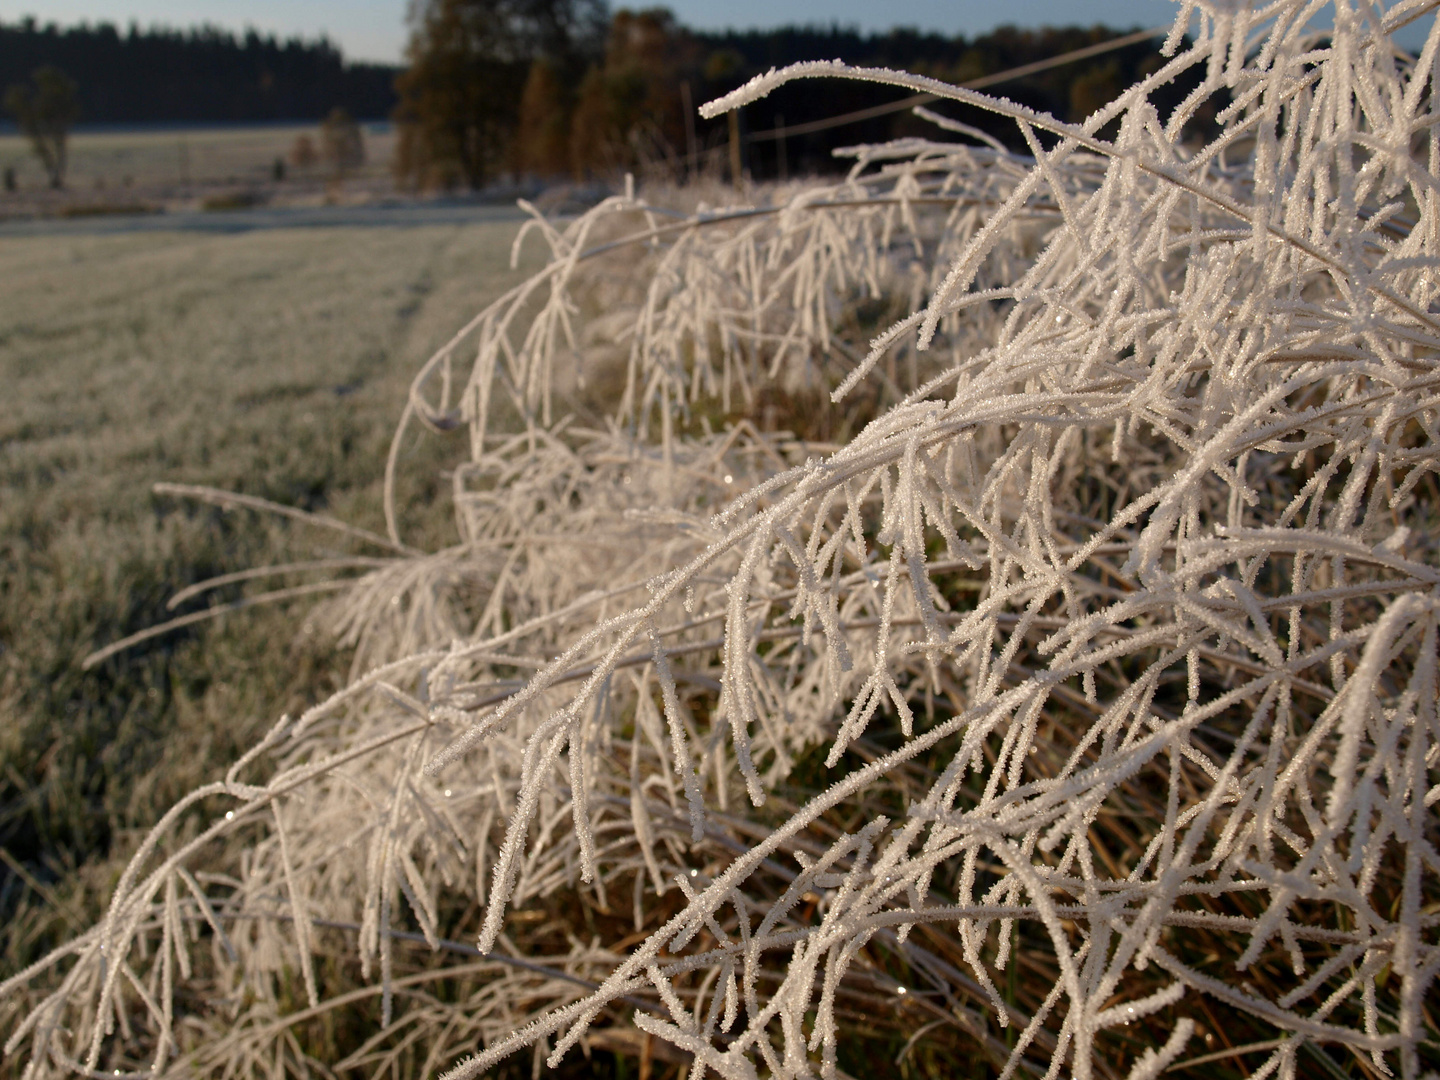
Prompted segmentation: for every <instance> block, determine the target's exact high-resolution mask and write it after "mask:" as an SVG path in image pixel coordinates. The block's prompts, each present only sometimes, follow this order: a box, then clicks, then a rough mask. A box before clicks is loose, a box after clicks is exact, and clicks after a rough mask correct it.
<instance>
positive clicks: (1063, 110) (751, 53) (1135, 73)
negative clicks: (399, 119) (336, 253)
mask: <svg viewBox="0 0 1440 1080" xmlns="http://www.w3.org/2000/svg"><path fill="white" fill-rule="evenodd" d="M656 25H657V26H663V27H664V28H665V29H664V31H663V32H664V35H665V38H666V40H665V44H664V48H663V49H662V50H661V51H662V53H663V59H659V60H656V59H654V58H651V59H644V58H636V59H634V62H635V63H638V64H639V65H640V66H641V67H644V66H646V65H647V64H649V65H651V66H653V64H654V63H656V62H658V63H660V64H661V65H662V66H663V67H664V68H665V71H664V72H663V73H661V72H657V73H656V75H657V77H658V78H660V82H661V84H663V86H664V89H662V90H661V91H660V93H661V94H662V96H664V97H673V98H674V99H675V100H674V101H673V103H671V104H669V105H668V106H667V107H666V109H665V110H664V111H665V112H667V113H668V114H669V116H670V118H671V119H670V120H669V121H668V122H667V123H663V124H661V129H662V131H661V134H662V135H663V136H664V138H665V139H666V140H667V141H668V143H669V145H670V146H671V147H673V148H674V149H675V150H676V151H680V152H683V147H684V145H685V135H684V128H683V126H682V121H681V113H680V107H679V105H680V83H681V82H688V83H689V85H690V91H691V93H692V100H693V103H694V105H697V106H698V105H699V104H700V103H701V102H702V101H704V100H705V99H706V98H707V97H709V96H712V95H715V94H719V93H723V92H725V91H726V90H729V89H730V88H732V87H734V86H736V85H738V84H739V83H741V82H743V81H744V80H746V79H748V78H750V77H751V76H753V75H756V74H759V73H760V72H763V71H765V70H767V69H769V68H770V67H781V66H784V65H785V64H788V63H793V62H795V61H799V60H820V59H833V58H837V57H838V58H841V59H844V60H846V61H848V62H850V63H854V64H863V65H867V66H884V67H895V68H903V69H905V70H909V71H913V72H918V73H923V74H927V75H933V76H936V77H938V78H941V79H945V80H947V81H952V82H963V81H965V80H967V79H973V78H976V77H978V76H982V75H986V74H990V73H993V72H996V71H1001V70H1004V69H1007V68H1012V67H1016V66H1019V65H1021V64H1027V63H1031V62H1033V61H1037V60H1044V59H1047V58H1049V57H1052V56H1056V55H1058V54H1060V53H1063V52H1067V51H1069V50H1073V49H1078V48H1082V47H1084V46H1087V45H1093V44H1096V43H1097V42H1102V41H1105V40H1107V39H1109V38H1112V37H1115V36H1117V35H1119V34H1121V33H1124V32H1126V31H1124V30H1116V29H1109V28H1106V27H1103V26H1094V27H1067V28H1059V29H1056V28H1042V29H1018V28H1015V27H1002V28H1000V29H998V30H996V31H994V32H992V33H989V34H986V35H983V36H980V37H975V38H968V39H967V38H966V37H963V36H955V37H949V36H945V35H942V34H935V33H921V32H919V31H916V30H905V29H897V30H892V31H889V32H886V33H872V34H862V33H860V32H858V31H856V30H852V29H847V28H843V27H840V26H830V27H786V28H782V29H776V30H751V31H726V32H703V31H697V30H691V29H689V28H686V27H683V26H680V25H678V24H675V23H674V22H673V21H670V20H669V19H668V16H667V17H663V18H662V19H661V20H660V22H659V23H657V24H656ZM1157 43H1158V42H1142V43H1140V44H1137V45H1132V46H1129V47H1127V48H1123V49H1119V50H1116V51H1114V52H1110V53H1107V54H1105V55H1103V56H1098V57H1094V58H1092V59H1089V60H1084V61H1081V62H1078V63H1074V64H1068V65H1065V66H1063V67H1059V68H1055V69H1051V70H1049V71H1045V72H1042V73H1039V74H1036V75H1032V76H1029V77H1027V78H1024V79H1018V80H1015V81H1012V82H1007V83H1005V84H1003V85H1000V86H997V87H995V89H994V91H993V92H996V93H1000V94H1003V95H1004V96H1006V97H1009V98H1011V99H1013V100H1015V101H1018V102H1021V103H1023V104H1025V105H1029V106H1031V107H1034V108H1036V109H1040V110H1044V111H1047V112H1051V113H1053V114H1055V115H1056V116H1059V117H1062V118H1065V119H1071V120H1076V119H1080V118H1082V117H1084V116H1086V115H1088V113H1089V112H1090V111H1091V110H1093V109H1094V108H1096V107H1097V106H1099V105H1100V104H1103V103H1104V102H1106V101H1109V100H1110V98H1111V97H1112V96H1113V95H1114V94H1115V93H1117V92H1118V91H1119V90H1121V89H1122V88H1124V87H1125V86H1128V85H1130V84H1131V83H1132V82H1133V81H1134V80H1135V79H1136V78H1138V77H1140V76H1141V75H1143V74H1144V73H1146V72H1147V71H1150V70H1153V69H1154V67H1155V66H1156V65H1157V64H1158V63H1159V56H1158V55H1157V53H1156V45H1157ZM615 47H616V43H615V42H611V43H610V48H609V50H608V51H609V54H610V57H611V60H610V62H611V63H612V64H613V63H618V62H620V61H622V60H623V59H624V58H623V57H618V56H616V54H615ZM603 49H604V47H603V46H600V45H597V46H596V47H595V51H596V52H597V54H598V53H599V52H600V51H602V50H603ZM622 51H623V50H622ZM43 64H54V65H56V66H58V67H59V68H61V69H62V70H64V71H65V72H67V73H68V74H69V75H70V76H71V77H72V78H74V79H75V80H76V82H77V83H78V84H79V87H80V97H81V116H80V122H81V123H82V124H93V123H227V122H252V123H253V122H257V121H267V120H316V119H319V118H321V117H323V116H325V115H326V114H327V113H328V112H329V111H330V110H331V109H333V108H336V107H341V108H344V109H346V110H347V111H348V112H349V113H350V114H351V115H352V116H354V117H357V118H359V119H362V120H366V119H380V118H384V117H389V116H390V115H391V114H392V112H393V111H394V109H395V106H396V104H397V95H396V90H395V77H396V76H397V75H398V74H399V73H400V71H401V69H400V68H398V67H389V66H386V65H382V64H356V63H347V62H346V61H345V59H344V57H343V56H342V55H341V53H340V50H339V49H338V48H337V47H336V46H335V45H333V44H332V43H330V42H329V41H326V40H320V41H304V40H300V39H294V38H292V39H288V40H280V39H277V38H275V37H273V36H266V35H262V34H258V33H255V32H249V33H246V34H244V35H236V34H233V33H230V32H228V31H225V30H220V29H217V28H215V27H201V28H198V29H192V30H186V31H179V30H167V29H149V30H142V29H139V28H137V27H135V26H133V25H132V26H131V27H130V28H129V29H127V30H120V29H117V28H116V27H114V26H112V25H109V24H104V23H102V24H99V25H80V26H72V27H64V28H61V27H57V26H55V25H54V24H45V25H42V24H39V23H37V22H36V21H35V20H34V19H26V20H24V21H21V22H18V23H9V24H6V23H0V89H3V87H5V86H8V85H10V84H12V83H16V82H20V81H22V80H24V79H26V78H28V77H29V75H30V73H31V72H32V71H33V70H34V69H36V68H38V67H40V66H41V65H43ZM625 66H626V67H627V68H632V67H633V66H634V65H633V64H632V63H631V62H630V61H625ZM628 77H629V76H627V78H628ZM1186 89H1188V87H1175V88H1173V93H1174V95H1175V97H1176V100H1178V99H1179V97H1180V96H1183V92H1184V91H1185V90H1186ZM897 96H899V95H898V94H896V92H895V91H886V90H883V89H880V88H877V87H875V86H872V85H868V84H862V83H854V82H845V81H835V80H826V81H824V82H815V81H802V82H798V83H792V84H791V85H789V86H786V87H784V88H782V89H781V90H779V91H778V92H776V93H775V94H772V95H771V96H770V97H769V98H767V99H765V100H764V101H762V102H759V103H757V104H755V105H753V106H751V107H749V108H747V109H745V110H744V112H743V115H742V117H741V123H742V125H743V126H744V127H745V128H746V129H748V130H749V131H761V130H764V129H769V128H773V127H775V126H777V124H778V123H779V121H780V119H781V118H782V117H783V119H784V122H785V123H786V124H787V125H790V126H793V125H796V124H803V123H805V122H807V121H810V120H816V119H820V118H823V117H827V116H834V115H836V114H839V113H844V112H848V111H851V110H856V109H863V108H866V107H868V106H872V105H875V104H877V103H878V102H883V101H886V100H893V99H894V98H895V97H897ZM949 111H950V112H951V113H952V114H955V115H959V113H963V112H966V111H973V112H974V114H975V115H973V116H963V117H962V118H963V119H966V120H968V121H970V122H972V123H974V124H976V125H977V126H980V127H982V128H986V129H993V130H994V132H995V134H996V135H997V136H998V137H1000V138H1002V139H1004V140H1006V141H1014V140H1016V139H1017V138H1018V136H1017V135H1016V132H1015V128H1014V125H1013V124H1010V123H1001V122H998V121H997V120H996V119H995V118H994V117H992V116H991V115H990V114H987V113H981V112H979V111H978V110H963V109H957V107H955V106H951V107H949ZM696 126H697V128H698V131H697V134H698V135H699V137H700V142H701V144H702V146H703V145H707V144H708V145H710V146H714V145H716V144H717V143H719V142H722V141H723V139H724V130H723V123H722V124H706V123H704V122H701V121H696ZM932 133H933V129H932V128H930V127H929V125H927V124H925V123H924V122H923V121H921V120H919V119H917V118H915V117H914V116H911V115H910V114H909V113H893V114H890V115H886V116H882V117H877V118H874V119H870V120H867V121H863V122H859V123H854V124H847V125H845V126H843V127H839V128H833V129H829V130H826V131H822V132H815V133H812V134H808V135H803V134H802V135H797V136H792V137H790V138H788V139H787V140H786V141H785V144H784V147H783V149H782V147H781V146H780V145H779V144H777V142H776V141H774V140H761V141H750V140H746V143H747V145H746V148H745V158H746V160H745V166H746V168H747V169H750V170H752V171H753V172H754V174H755V175H757V176H762V175H764V176H773V175H775V174H776V173H777V172H778V171H780V170H781V169H782V168H783V167H785V165H788V168H789V169H790V170H794V171H797V172H803V171H813V170H815V169H821V170H823V169H826V168H834V167H835V163H834V161H833V159H832V158H831V151H832V150H833V149H834V148H835V147H837V146H844V145H848V144H853V143H857V142H876V141H881V140H884V139H889V138H895V137H898V136H902V135H910V134H932ZM781 154H783V155H784V156H785V163H784V165H782V161H781V158H780V155H781Z"/></svg>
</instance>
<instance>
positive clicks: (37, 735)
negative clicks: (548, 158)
mask: <svg viewBox="0 0 1440 1080" xmlns="http://www.w3.org/2000/svg"><path fill="white" fill-rule="evenodd" d="M511 232H513V227H503V226H496V227H491V226H480V227H474V228H466V229H448V228H447V229H382V230H371V229H325V230H315V231H267V232H256V233H249V234H245V235H240V236H220V237H215V236H200V235H196V234H184V233H179V234H146V235H139V236H123V237H48V238H22V239H11V240H7V241H5V242H4V243H3V244H0V280H4V282H5V287H4V288H3V289H0V383H3V385H4V386H5V387H6V396H5V407H4V410H3V414H0V846H3V847H5V848H6V849H7V851H8V852H9V853H10V854H11V855H12V856H13V857H14V858H15V859H17V860H18V861H20V862H21V863H23V864H25V865H27V866H28V867H29V868H30V870H31V871H32V872H33V873H34V874H36V875H38V876H39V879H40V880H41V883H42V884H47V885H48V886H49V887H51V888H53V889H54V890H56V891H57V892H58V893H59V894H60V895H62V896H69V895H71V894H72V893H75V892H76V891H77V890H79V891H80V892H83V891H84V890H85V888H86V887H87V885H95V884H97V883H98V885H99V886H100V887H103V882H104V880H105V878H106V875H107V873H108V871H104V870H103V869H101V870H100V871H98V872H97V873H98V876H95V875H92V876H93V877H94V880H88V879H86V877H85V875H84V874H78V875H77V873H76V868H77V867H83V866H87V865H90V866H92V867H93V866H94V865H95V864H96V863H97V860H98V863H99V865H100V866H101V867H103V866H104V865H105V859H106V857H107V852H108V851H109V849H110V846H111V844H112V843H116V842H117V841H118V852H117V853H120V854H123V853H124V852H125V851H126V850H127V848H128V847H129V846H131V845H133V842H134V841H133V838H132V837H131V836H130V833H131V831H132V830H134V829H136V828H143V827H147V826H148V825H149V824H151V823H152V822H153V821H154V820H155V819H156V817H157V816H158V815H159V813H160V812H161V811H162V810H163V809H164V807H165V806H167V805H169V804H170V803H171V802H173V801H174V799H175V798H177V797H178V796H179V795H180V794H182V793H183V792H184V791H186V790H188V789H189V788H190V787H191V786H193V785H194V784H195V783H197V782H199V781H200V780H201V779H203V778H204V777H206V776H208V775H210V774H211V773H212V772H213V770H214V769H216V768H219V767H221V766H223V765H224V764H225V763H227V762H228V761H230V760H232V759H233V758H234V756H235V755H236V754H237V753H238V752H239V750H240V748H242V747H244V746H245V745H247V744H248V742H249V741H250V740H251V739H252V738H253V737H254V736H255V735H256V733H257V727H256V725H257V724H258V725H260V729H261V730H263V728H264V727H265V726H268V724H267V723H266V722H265V721H264V719H263V718H264V717H265V716H266V715H267V713H268V711H269V710H270V709H271V708H273V707H274V706H275V705H276V703H277V702H279V703H287V702H288V703H289V705H288V706H287V705H285V704H282V706H281V707H282V708H283V707H302V706H303V705H304V704H306V703H309V702H312V701H314V700H315V699H316V696H317V695H320V694H323V693H324V692H326V691H327V690H328V689H332V688H333V687H334V686H335V685H336V680H337V679H338V678H342V677H343V673H344V663H343V660H342V659H341V658H339V657H337V655H336V654H335V653H334V652H333V650H332V649H331V648H330V647H329V646H328V645H327V644H326V643H325V642H324V641H323V640H321V639H319V638H316V637H314V636H308V637H307V636H306V635H304V634H303V633H302V632H301V628H300V627H299V626H297V624H296V622H295V620H294V618H293V617H292V613H291V612H289V611H284V610H273V609H270V608H258V609H253V610H250V611H245V612H242V613H238V614H236V615H233V616H230V617H228V618H226V619H224V620H221V621H218V622H215V623H212V624H209V625H208V626H199V627H196V628H193V629H192V630H190V631H188V632H185V633H181V634H178V635H172V636H170V637H167V638H165V639H163V640H161V641H157V642H155V643H154V644H152V646H151V647H149V648H147V649H145V650H143V651H141V650H137V651H134V652H132V653H130V654H127V655H125V656H122V657H119V658H117V659H116V660H114V661H112V662H110V663H107V664H104V665H101V666H100V667H99V668H98V669H96V670H92V671H89V672H84V671H82V670H81V669H80V666H79V661H80V660H81V659H82V658H83V657H84V655H85V654H86V653H87V652H89V651H90V650H92V649H93V648H95V647H97V646H98V645H102V644H105V643H106V642H109V641H111V640H114V639H115V638H116V637H118V636H121V635H124V634H126V633H129V632H131V631H134V630H138V629H141V628H143V627H146V626H149V625H153V624H154V623H156V622H158V621H161V620H163V619H164V618H166V617H167V616H168V615H169V614H170V613H169V612H168V611H167V609H166V606H165V605H166V601H167V600H168V599H169V597H170V596H171V595H172V594H173V593H174V592H176V591H177V590H178V589H179V588H181V587H182V586H184V585H187V584H189V583H191V582H193V581H196V580H198V579H200V578H204V577H209V576H212V575H213V574H217V573H224V572H228V571H235V570H240V569H243V568H246V567H251V566H256V565H264V564H266V563H269V562H272V561H275V560H276V559H277V558H294V557H307V556H308V557H313V556H314V555H315V554H317V553H318V554H325V553H331V552H332V550H334V549H340V550H341V551H342V553H343V549H344V547H345V545H344V543H343V541H341V542H339V543H337V542H336V541H334V540H332V539H331V538H329V537H328V536H327V535H325V534H324V533H323V532H317V531H315V530H313V529H307V528H304V527H290V528H285V527H281V526H276V525H275V523H274V522H272V521H271V520H270V519H269V518H268V517H265V516H256V515H255V514H253V513H245V512H242V513H235V514H225V513H221V512H219V511H215V510H205V509H201V510H198V511H197V509H196V508H195V507H194V506H193V505H191V504H188V503H183V502H178V501H176V500H174V499H170V498H160V497H156V496H155V495H153V494H152V492H151V485H152V484H153V483H154V482H155V481H156V480H157V479H168V480H172V481H179V482H188V483H197V484H212V485H218V486H221V487H225V488H228V489H233V490H241V491H246V492H250V493H253V494H256V495H260V496H263V497H267V498H270V499H276V500H280V501H283V502H285V503H287V504H291V505H298V506H302V507H307V508H311V509H325V510H327V511H328V512H330V513H340V514H343V515H344V516H345V517H346V518H347V519H349V520H353V521H358V522H361V523H365V522H370V523H373V524H379V523H380V521H381V517H380V506H379V497H378V496H379V480H378V474H379V471H380V469H381V468H382V467H383V462H384V455H385V452H386V450H387V449H388V446H389V436H390V433H391V430H392V429H393V426H394V422H395V419H396V416H397V398H398V397H399V396H401V395H403V389H404V386H405V384H406V382H407V381H408V380H409V378H410V376H411V374H412V369H413V366H414V363H415V360H416V358H417V357H419V356H423V355H425V354H426V353H427V352H428V351H429V350H430V349H432V348H433V347H434V345H435V344H436V343H437V342H438V341H440V340H443V338H444V336H445V335H447V334H448V333H449V331H450V321H451V319H452V318H453V316H452V314H451V313H452V312H453V311H455V310H456V308H457V307H458V308H464V307H468V306H473V305H475V304H483V303H484V302H485V301H486V300H487V299H488V298H489V297H490V296H492V295H494V294H495V293H496V292H497V291H498V290H499V289H500V288H501V287H502V286H503V285H504V284H506V283H508V281H509V280H510V279H511V275H510V273H509V271H508V270H507V269H506V256H507V254H508V248H507V244H508V240H509V237H510V233H511ZM408 464H409V466H410V467H411V468H412V470H413V471H412V475H413V476H415V477H416V478H417V479H418V480H420V481H421V486H420V488H419V489H417V491H418V492H419V494H420V495H421V496H422V497H423V494H424V491H425V490H426V489H429V488H433V486H434V483H435V481H436V478H435V476H434V473H435V470H436V469H437V468H438V467H439V466H438V464H437V463H436V462H435V461H434V460H433V459H432V458H428V457H423V456H417V457H415V458H414V459H413V460H412V461H410V462H409V463H408ZM451 535H452V536H453V533H452V534H451ZM432 539H433V540H434V541H436V542H440V543H444V542H447V539H448V538H447V536H446V531H445V527H444V523H443V522H441V523H439V524H438V525H437V526H436V531H434V532H433V533H432ZM220 595H221V597H222V598H223V599H225V600H230V599H233V598H234V596H235V595H236V594H235V590H234V589H231V590H228V592H226V591H222V593H221V594H220ZM203 607H204V598H201V600H200V601H192V602H190V603H189V604H187V605H186V606H185V607H184V608H183V609H182V610H185V611H190V610H196V609H197V608H198V609H203ZM337 672H338V673H337ZM0 874H3V875H4V877H5V880H6V882H7V885H6V889H5V894H4V898H3V901H0V911H3V913H4V915H3V916H0V922H3V923H4V930H3V931H0V945H3V952H0V967H3V968H4V969H6V970H7V971H13V970H16V967H17V965H19V964H20V962H21V961H22V960H28V959H33V958H34V957H35V956H36V955H38V952H37V949H39V948H40V946H42V945H44V943H45V942H47V941H53V940H55V939H56V938H57V936H58V935H61V934H63V933H68V932H69V929H68V928H67V924H66V921H65V918H66V917H65V916H64V915H63V914H62V913H61V912H59V911H57V910H56V909H55V908H54V907H52V906H51V905H50V904H48V903H47V902H46V901H45V900H44V899H43V898H42V897H41V896H39V895H38V894H37V893H36V892H35V891H34V890H31V889H29V888H27V887H26V886H25V885H24V884H23V883H22V882H21V881H20V879H19V878H17V877H16V876H15V875H14V874H13V873H10V872H9V871H8V870H4V871H0ZM92 902H93V897H88V898H86V897H81V898H78V899H76V900H75V905H78V907H79V908H80V909H82V910H89V909H90V908H89V905H90V904H91V903H92ZM75 905H72V907H74V906H75Z"/></svg>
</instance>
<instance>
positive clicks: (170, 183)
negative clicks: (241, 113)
mask: <svg viewBox="0 0 1440 1080" xmlns="http://www.w3.org/2000/svg"><path fill="white" fill-rule="evenodd" d="M361 131H362V132H363V134H364V139H365V154H366V160H365V165H364V166H363V167H362V168H361V169H359V170H358V171H357V172H356V173H354V174H353V175H351V176H350V177H348V178H347V180H346V186H347V188H348V189H349V190H350V191H352V192H355V191H369V190H371V189H376V188H383V189H389V188H390V186H391V182H390V158H391V154H392V152H393V149H394V144H395V137H394V134H393V131H392V129H391V128H390V126H389V125H388V124H362V125H361ZM300 135H309V136H310V138H311V139H312V141H313V142H314V144H315V146H316V148H317V150H318V147H319V145H320V141H319V125H318V124H265V125H255V126H230V127H214V128H149V129H143V128H142V129H135V130H100V131H84V130H82V131H79V132H76V133H75V134H73V135H72V136H71V137H70V142H69V155H70V165H69V170H68V173H67V181H66V182H67V186H68V188H69V192H68V201H69V202H70V203H74V204H79V203H85V204H102V203H110V204H121V203H125V202H141V203H143V202H172V201H177V200H179V201H184V200H197V201H203V200H204V199H205V198H206V197H213V196H216V195H218V194H221V193H223V192H227V191H236V190H247V191H249V190H259V191H261V192H263V193H264V194H266V195H267V196H271V197H274V196H280V197H288V198H291V199H294V198H302V197H305V196H307V195H309V196H314V195H317V194H320V193H322V192H323V191H324V189H325V186H326V181H327V179H328V177H327V175H326V170H325V168H324V166H323V165H319V164H317V165H315V166H314V167H312V168H310V169H303V170H302V169H296V168H294V167H293V166H291V165H290V164H289V154H290V148H291V146H292V145H293V144H294V142H295V140H296V139H297V138H298V137H299V136H300ZM277 159H279V160H282V161H285V162H286V179H285V180H284V181H283V182H281V183H278V184H277V183H276V182H275V179H274V173H273V170H274V166H275V162H276V160H277ZM5 168H13V169H14V170H15V175H16V180H17V182H18V187H19V191H18V192H16V193H14V194H6V193H0V216H3V215H7V214H13V213H15V212H16V210H17V208H20V207H25V206H29V205H30V204H31V203H32V202H33V201H34V200H35V199H37V198H42V199H48V198H49V197H50V196H49V192H48V191H47V190H46V178H45V173H44V170H43V169H41V167H40V162H39V159H37V158H36V157H35V155H34V154H33V153H32V152H31V150H30V145H29V143H28V142H27V141H26V139H25V138H24V137H23V136H21V135H19V134H14V133H11V134H4V135H0V169H5ZM7 204H8V205H7Z"/></svg>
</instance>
